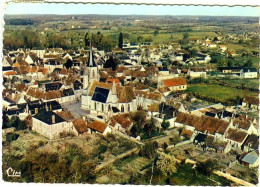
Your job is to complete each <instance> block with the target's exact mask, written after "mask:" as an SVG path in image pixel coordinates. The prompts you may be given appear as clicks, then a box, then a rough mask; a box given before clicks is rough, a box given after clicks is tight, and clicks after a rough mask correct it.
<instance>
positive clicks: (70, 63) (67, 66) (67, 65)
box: [64, 59, 73, 69]
mask: <svg viewBox="0 0 260 187" xmlns="http://www.w3.org/2000/svg"><path fill="white" fill-rule="evenodd" d="M72 65H73V62H72V60H70V59H68V60H67V61H66V62H65V64H64V66H65V67H66V69H70V68H71V67H72Z"/></svg>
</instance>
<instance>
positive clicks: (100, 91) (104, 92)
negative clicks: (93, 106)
mask: <svg viewBox="0 0 260 187" xmlns="http://www.w3.org/2000/svg"><path fill="white" fill-rule="evenodd" d="M108 94H109V89H105V88H100V87H96V88H95V91H94V93H93V96H92V100H94V101H98V102H101V103H106V101H107V98H108Z"/></svg>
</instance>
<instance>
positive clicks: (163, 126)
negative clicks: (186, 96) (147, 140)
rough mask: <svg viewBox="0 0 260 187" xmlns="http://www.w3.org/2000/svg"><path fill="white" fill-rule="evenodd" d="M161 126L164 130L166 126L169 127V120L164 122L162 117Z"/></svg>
mask: <svg viewBox="0 0 260 187" xmlns="http://www.w3.org/2000/svg"><path fill="white" fill-rule="evenodd" d="M161 127H162V128H163V129H164V130H166V129H168V128H169V127H170V122H169V121H167V122H166V121H165V119H163V121H162V124H161Z"/></svg>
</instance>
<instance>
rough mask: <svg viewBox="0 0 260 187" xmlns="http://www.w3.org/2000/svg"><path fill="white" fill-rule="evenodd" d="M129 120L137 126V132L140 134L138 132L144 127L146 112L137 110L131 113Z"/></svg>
mask: <svg viewBox="0 0 260 187" xmlns="http://www.w3.org/2000/svg"><path fill="white" fill-rule="evenodd" d="M131 118H132V120H133V121H134V122H135V124H136V125H137V131H138V132H140V130H141V129H142V128H143V125H144V121H145V118H146V112H145V111H143V110H139V111H137V112H134V113H132V115H131Z"/></svg>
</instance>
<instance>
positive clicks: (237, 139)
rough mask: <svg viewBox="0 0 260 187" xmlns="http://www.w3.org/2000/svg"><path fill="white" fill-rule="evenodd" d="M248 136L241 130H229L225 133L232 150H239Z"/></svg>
mask: <svg viewBox="0 0 260 187" xmlns="http://www.w3.org/2000/svg"><path fill="white" fill-rule="evenodd" d="M247 136H248V134H247V133H246V132H244V131H242V130H239V129H235V128H229V129H228V131H227V132H226V138H227V140H228V142H229V143H230V145H231V146H232V147H233V148H241V147H242V144H243V143H244V141H245V140H246V138H247Z"/></svg>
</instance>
